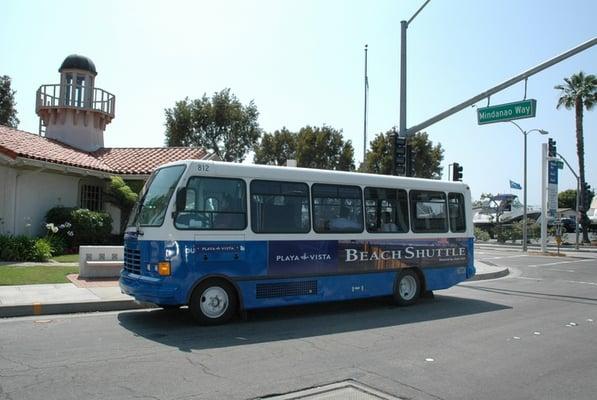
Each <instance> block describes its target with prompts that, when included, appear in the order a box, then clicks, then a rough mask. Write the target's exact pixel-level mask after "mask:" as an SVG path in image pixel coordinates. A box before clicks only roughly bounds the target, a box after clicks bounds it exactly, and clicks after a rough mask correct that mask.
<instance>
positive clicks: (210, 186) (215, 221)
mask: <svg viewBox="0 0 597 400" xmlns="http://www.w3.org/2000/svg"><path fill="white" fill-rule="evenodd" d="M174 226H175V227H176V228H178V229H195V230H244V229H245V228H246V226H247V210H246V189H245V182H244V181H243V180H240V179H231V178H211V177H201V176H193V177H191V178H189V181H188V183H187V205H186V208H185V210H184V211H183V212H180V213H178V215H177V216H176V220H175V221H174Z"/></svg>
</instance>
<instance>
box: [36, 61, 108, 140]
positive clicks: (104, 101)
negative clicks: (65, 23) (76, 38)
mask: <svg viewBox="0 0 597 400" xmlns="http://www.w3.org/2000/svg"><path fill="white" fill-rule="evenodd" d="M58 72H60V83H59V84H48V85H42V86H40V88H39V89H38V90H37V100H36V106H35V111H36V113H37V115H39V119H40V121H39V126H40V135H41V134H45V136H46V137H47V138H50V139H55V140H58V141H61V142H63V143H65V144H68V145H70V146H73V147H76V148H78V149H81V150H84V151H95V150H97V149H99V148H101V147H104V130H105V129H106V125H107V124H109V123H110V122H111V121H112V118H114V103H115V98H114V95H113V94H111V93H109V92H107V91H105V90H103V89H99V88H96V87H95V77H96V76H97V70H96V69H95V64H94V63H93V61H91V59H89V58H88V57H85V56H81V55H78V54H72V55H70V56H68V57H66V58H65V59H64V61H63V62H62V65H61V66H60V69H59V70H58Z"/></svg>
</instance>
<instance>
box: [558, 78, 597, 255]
mask: <svg viewBox="0 0 597 400" xmlns="http://www.w3.org/2000/svg"><path fill="white" fill-rule="evenodd" d="M564 82H565V84H564V85H556V86H555V87H554V89H556V90H559V91H560V97H559V98H558V104H557V106H556V108H560V107H561V106H564V107H565V108H566V109H567V110H570V109H572V108H574V115H575V119H576V153H577V155H578V173H579V177H580V182H581V187H584V186H585V182H586V181H585V145H584V136H583V113H584V109H585V108H586V109H587V111H590V110H592V109H593V107H594V106H595V103H597V77H596V76H595V75H592V74H589V75H585V74H584V72H582V71H580V72H579V73H578V74H574V75H572V76H571V77H570V78H564ZM587 200H588V199H586V198H585V193H583V191H581V193H580V204H581V207H580V223H581V225H582V227H583V242H585V243H589V233H588V228H589V224H590V221H589V218H588V217H587V209H588V206H589V203H588V202H587Z"/></svg>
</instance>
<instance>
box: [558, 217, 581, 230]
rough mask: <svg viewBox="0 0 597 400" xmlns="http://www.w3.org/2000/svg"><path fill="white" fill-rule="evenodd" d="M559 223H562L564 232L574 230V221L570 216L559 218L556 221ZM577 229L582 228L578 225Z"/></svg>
mask: <svg viewBox="0 0 597 400" xmlns="http://www.w3.org/2000/svg"><path fill="white" fill-rule="evenodd" d="M558 222H559V223H560V224H562V226H563V227H564V231H565V232H568V233H570V232H576V226H575V225H576V221H575V220H573V219H572V218H560V219H559V221H558ZM578 230H579V231H581V230H582V228H581V226H580V225H579V226H578Z"/></svg>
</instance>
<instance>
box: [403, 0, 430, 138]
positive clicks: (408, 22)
mask: <svg viewBox="0 0 597 400" xmlns="http://www.w3.org/2000/svg"><path fill="white" fill-rule="evenodd" d="M430 1H431V0H427V1H426V2H425V3H423V5H422V6H421V7H420V8H419V9H418V10H417V12H416V13H415V14H414V15H413V16H412V17H411V18H410V19H409V20H408V21H400V130H399V132H398V133H399V135H400V137H405V136H406V29H407V28H408V26H409V25H410V23H411V22H412V21H413V19H415V17H416V16H417V15H419V13H420V12H421V10H422V9H423V8H424V7H425V6H426V5H427V4H428V3H429V2H430Z"/></svg>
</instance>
